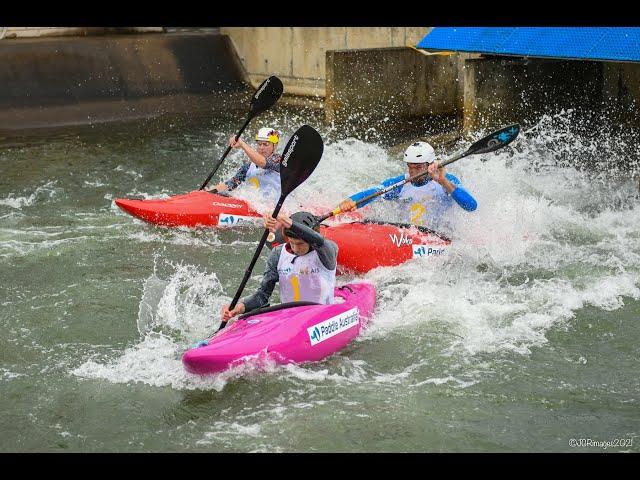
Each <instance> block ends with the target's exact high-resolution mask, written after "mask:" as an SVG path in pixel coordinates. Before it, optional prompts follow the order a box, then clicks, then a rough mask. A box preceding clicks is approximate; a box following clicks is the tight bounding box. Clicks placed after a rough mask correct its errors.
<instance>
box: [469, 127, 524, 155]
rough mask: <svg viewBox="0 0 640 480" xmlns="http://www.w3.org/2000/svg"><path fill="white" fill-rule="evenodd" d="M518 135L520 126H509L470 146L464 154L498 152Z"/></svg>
mask: <svg viewBox="0 0 640 480" xmlns="http://www.w3.org/2000/svg"><path fill="white" fill-rule="evenodd" d="M518 133H520V125H518V124H517V123H514V124H513V125H509V126H508V127H504V128H501V129H500V130H496V131H495V132H493V133H492V134H490V135H487V136H486V137H484V138H481V139H480V140H478V141H477V142H476V143H474V144H473V145H471V146H470V147H469V149H468V150H467V152H466V154H467V155H474V154H477V153H487V152H493V151H494V150H498V149H499V148H502V147H504V146H506V145H508V144H510V143H511V142H513V141H514V140H515V138H516V137H517V136H518Z"/></svg>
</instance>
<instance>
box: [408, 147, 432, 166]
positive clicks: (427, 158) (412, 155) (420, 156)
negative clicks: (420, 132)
mask: <svg viewBox="0 0 640 480" xmlns="http://www.w3.org/2000/svg"><path fill="white" fill-rule="evenodd" d="M435 159H436V152H435V150H434V149H433V147H432V146H431V145H429V144H428V143H427V142H416V143H413V144H411V145H409V147H408V148H407V149H406V150H405V151H404V161H405V162H407V163H431V162H433V161H434V160H435Z"/></svg>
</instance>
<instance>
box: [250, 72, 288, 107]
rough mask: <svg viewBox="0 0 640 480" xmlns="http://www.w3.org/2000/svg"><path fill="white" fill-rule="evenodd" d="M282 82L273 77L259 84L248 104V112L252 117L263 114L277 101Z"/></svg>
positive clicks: (280, 93) (280, 92)
mask: <svg viewBox="0 0 640 480" xmlns="http://www.w3.org/2000/svg"><path fill="white" fill-rule="evenodd" d="M282 90H283V87H282V81H280V79H279V78H278V77H276V76H275V75H273V76H271V77H269V78H267V79H266V80H265V81H264V82H262V83H261V84H260V86H259V87H258V89H257V90H256V93H254V94H253V98H251V103H250V104H249V111H250V115H251V116H252V117H254V116H256V115H258V114H259V113H262V112H264V111H265V110H266V109H268V108H269V107H271V106H272V105H273V104H274V103H276V102H277V101H278V99H279V98H280V95H282Z"/></svg>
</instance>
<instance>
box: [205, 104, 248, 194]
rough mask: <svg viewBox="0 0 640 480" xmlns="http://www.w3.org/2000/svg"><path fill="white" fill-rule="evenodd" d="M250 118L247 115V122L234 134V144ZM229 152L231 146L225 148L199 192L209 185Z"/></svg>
mask: <svg viewBox="0 0 640 480" xmlns="http://www.w3.org/2000/svg"><path fill="white" fill-rule="evenodd" d="M252 118H253V115H249V117H248V118H247V121H246V122H244V125H242V128H241V129H240V130H239V131H238V133H237V134H236V142H237V141H238V139H239V138H240V135H242V132H244V129H245V128H247V125H249V122H250V121H251V119H252ZM230 151H231V145H229V146H228V147H227V149H226V150H225V151H224V154H223V155H222V158H220V160H219V161H218V163H217V165H216V166H215V167H214V168H213V170H211V173H210V174H209V176H208V177H207V179H206V180H205V181H204V183H203V184H202V186H201V187H200V188H199V190H204V187H206V186H207V184H208V183H209V180H211V177H213V176H214V175H215V174H216V172H217V171H218V168H220V165H222V162H223V161H224V159H225V158H226V157H227V155H229V152H230Z"/></svg>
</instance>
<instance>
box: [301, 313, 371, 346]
mask: <svg viewBox="0 0 640 480" xmlns="http://www.w3.org/2000/svg"><path fill="white" fill-rule="evenodd" d="M359 318H360V312H359V311H358V307H354V308H352V309H351V310H347V311H346V312H342V313H341V314H340V315H336V316H335V317H331V318H328V319H327V320H323V321H322V322H320V323H317V324H315V325H313V326H311V327H309V328H307V333H308V334H309V340H311V345H312V346H313V345H316V344H318V343H320V342H324V341H325V340H327V339H328V338H331V337H333V336H335V335H337V334H339V333H340V332H344V331H345V330H348V329H350V328H351V327H354V326H356V325H358V324H359V323H360V320H359Z"/></svg>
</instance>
